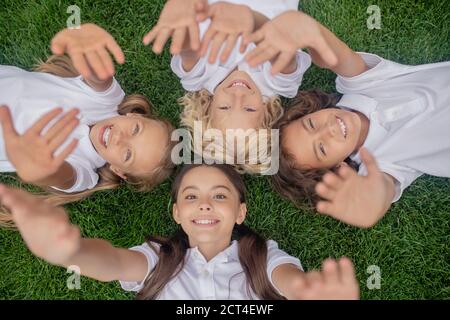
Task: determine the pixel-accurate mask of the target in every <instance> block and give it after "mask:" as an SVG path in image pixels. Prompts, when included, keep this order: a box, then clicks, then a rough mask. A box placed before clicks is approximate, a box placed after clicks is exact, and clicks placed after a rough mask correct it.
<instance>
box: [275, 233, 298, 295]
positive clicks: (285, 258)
mask: <svg viewBox="0 0 450 320" xmlns="http://www.w3.org/2000/svg"><path fill="white" fill-rule="evenodd" d="M282 264H293V265H295V266H297V267H298V268H299V269H300V270H301V271H303V267H302V265H301V263H300V260H299V259H298V258H295V257H293V256H290V255H289V254H287V253H286V252H284V251H283V250H280V249H278V244H277V243H276V242H275V241H273V240H269V241H267V275H268V277H269V280H270V283H271V284H272V285H273V287H274V288H275V289H276V290H277V291H278V293H279V294H280V295H281V292H280V291H279V290H278V288H277V287H276V286H275V284H274V283H273V281H272V272H273V270H275V268H276V267H278V266H280V265H282Z"/></svg>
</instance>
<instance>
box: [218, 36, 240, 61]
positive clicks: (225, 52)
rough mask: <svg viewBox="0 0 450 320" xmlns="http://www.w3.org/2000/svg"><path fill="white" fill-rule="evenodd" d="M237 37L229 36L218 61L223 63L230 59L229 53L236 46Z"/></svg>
mask: <svg viewBox="0 0 450 320" xmlns="http://www.w3.org/2000/svg"><path fill="white" fill-rule="evenodd" d="M237 38H238V36H237V35H229V36H228V38H227V41H226V44H225V48H224V49H223V51H222V54H221V56H220V61H221V62H222V63H225V62H226V61H227V60H228V58H229V57H230V54H231V52H232V51H233V48H234V46H235V45H236V41H237Z"/></svg>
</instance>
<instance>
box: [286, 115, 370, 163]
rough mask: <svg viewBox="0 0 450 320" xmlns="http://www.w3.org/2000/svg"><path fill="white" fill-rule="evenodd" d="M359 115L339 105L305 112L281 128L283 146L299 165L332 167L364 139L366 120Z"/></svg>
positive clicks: (353, 150)
mask: <svg viewBox="0 0 450 320" xmlns="http://www.w3.org/2000/svg"><path fill="white" fill-rule="evenodd" d="M362 117H365V116H363V115H361V114H358V113H355V112H350V111H346V110H342V109H338V108H329V109H323V110H320V111H317V112H314V113H311V114H308V115H306V116H304V117H302V118H299V119H297V120H294V121H292V122H291V123H290V124H289V125H287V126H286V127H285V128H284V129H283V138H282V147H283V148H284V149H285V150H286V151H287V152H289V153H290V154H292V155H293V157H294V158H295V161H296V165H297V167H298V168H305V169H307V168H310V169H318V168H333V167H335V166H336V165H338V164H339V163H341V162H342V161H344V160H345V159H346V158H347V157H348V156H349V155H351V154H352V153H353V152H355V151H356V150H358V149H359V147H361V145H362V143H363V142H364V140H365V138H366V136H367V128H368V120H367V118H365V119H364V118H362Z"/></svg>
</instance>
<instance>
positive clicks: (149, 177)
mask: <svg viewBox="0 0 450 320" xmlns="http://www.w3.org/2000/svg"><path fill="white" fill-rule="evenodd" d="M34 71H36V72H44V73H50V74H53V75H56V76H59V77H63V78H69V77H77V76H79V74H78V72H77V71H76V70H75V68H74V67H73V65H72V61H71V60H70V58H69V57H67V56H51V57H50V58H48V60H47V61H46V62H40V63H39V64H38V65H37V66H35V68H34ZM117 112H118V113H119V114H120V115H125V114H127V113H138V114H141V115H142V116H143V117H146V118H150V119H154V120H158V121H160V122H161V123H162V124H163V125H164V126H165V127H166V129H167V131H168V137H167V140H168V141H167V147H166V150H164V155H163V157H162V159H161V161H160V163H159V164H158V166H157V167H156V168H155V169H153V170H152V171H151V172H148V173H147V174H145V175H143V176H142V175H141V176H133V175H130V174H127V180H126V181H124V180H123V179H122V178H121V177H119V176H117V175H116V174H114V173H113V172H112V171H111V170H110V169H109V164H106V165H105V166H103V167H101V168H99V169H97V174H98V175H99V177H100V178H99V182H98V184H97V185H96V186H95V187H94V188H92V189H89V190H86V191H82V192H77V193H71V194H69V193H64V192H59V191H57V190H54V189H52V188H46V190H45V191H46V193H44V194H41V195H40V196H41V197H42V198H44V199H45V201H48V202H49V203H51V204H53V205H55V206H56V205H62V204H67V203H71V202H75V201H79V200H82V199H84V198H86V197H89V196H90V195H91V194H93V193H94V192H96V191H102V190H109V189H115V188H117V187H119V186H120V185H121V184H122V183H128V184H130V185H131V186H133V187H134V188H135V189H136V190H137V191H150V190H151V189H153V188H154V187H155V186H157V185H158V184H160V183H161V182H163V181H164V180H165V179H166V178H168V177H169V176H170V174H171V173H172V171H173V169H174V168H175V165H174V164H173V162H172V160H171V152H172V147H173V146H174V145H175V142H172V141H171V138H170V136H171V133H172V131H173V130H175V128H174V126H173V125H172V124H171V123H170V122H169V121H168V120H165V119H158V118H157V117H156V116H155V115H154V114H153V106H152V104H151V103H150V101H149V100H148V99H147V98H146V97H145V96H143V95H139V94H133V95H128V96H125V98H124V99H123V101H122V102H121V103H120V104H119V105H118V106H117ZM0 205H1V204H0ZM0 226H2V227H5V228H14V223H13V221H12V216H11V214H10V213H9V211H8V210H7V209H6V208H5V207H3V206H1V207H0Z"/></svg>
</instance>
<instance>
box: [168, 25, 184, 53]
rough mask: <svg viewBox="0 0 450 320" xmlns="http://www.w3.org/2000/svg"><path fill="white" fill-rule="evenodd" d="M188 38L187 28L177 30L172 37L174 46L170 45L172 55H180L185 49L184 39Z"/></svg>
mask: <svg viewBox="0 0 450 320" xmlns="http://www.w3.org/2000/svg"><path fill="white" fill-rule="evenodd" d="M185 37H186V28H177V29H175V31H174V33H173V36H172V44H171V45H170V53H171V54H172V55H175V54H179V53H180V52H181V48H182V47H183V43H184V38H185Z"/></svg>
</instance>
